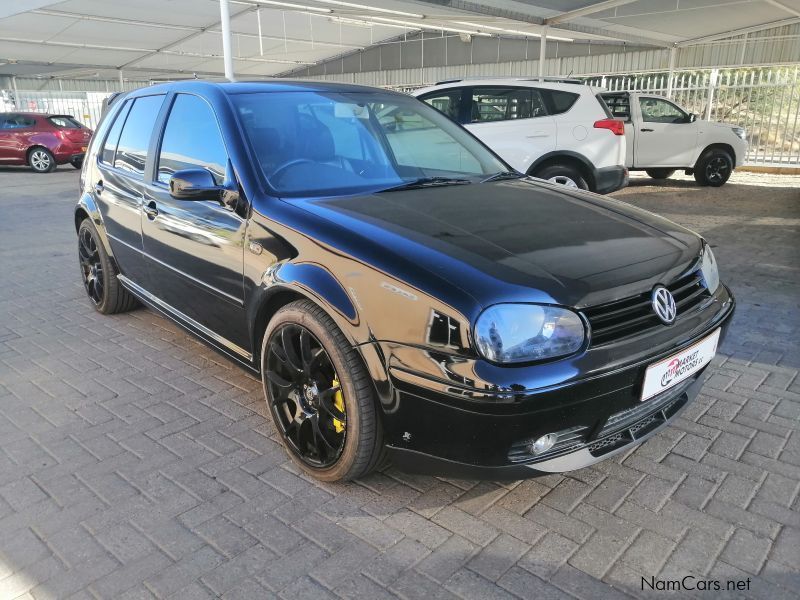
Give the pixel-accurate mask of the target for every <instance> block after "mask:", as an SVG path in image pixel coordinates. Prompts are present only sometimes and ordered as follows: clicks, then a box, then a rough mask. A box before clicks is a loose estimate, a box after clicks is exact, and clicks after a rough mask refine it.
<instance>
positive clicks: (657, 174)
mask: <svg viewBox="0 0 800 600" xmlns="http://www.w3.org/2000/svg"><path fill="white" fill-rule="evenodd" d="M645 173H647V174H648V175H649V176H650V177H651V178H652V179H669V178H670V177H672V175H673V174H674V173H675V169H647V170H646V171H645Z"/></svg>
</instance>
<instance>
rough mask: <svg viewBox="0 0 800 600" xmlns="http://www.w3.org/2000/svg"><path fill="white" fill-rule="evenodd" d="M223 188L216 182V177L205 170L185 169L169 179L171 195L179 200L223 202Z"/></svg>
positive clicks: (176, 172)
mask: <svg viewBox="0 0 800 600" xmlns="http://www.w3.org/2000/svg"><path fill="white" fill-rule="evenodd" d="M223 191H224V190H223V188H222V187H221V186H218V185H217V183H216V182H215V181H214V176H213V175H211V173H209V172H208V171H206V170H205V169H183V170H182V171H175V173H173V174H172V176H171V177H170V178H169V193H170V196H172V197H173V198H177V199H178V200H216V201H217V202H219V201H221V199H222V193H223Z"/></svg>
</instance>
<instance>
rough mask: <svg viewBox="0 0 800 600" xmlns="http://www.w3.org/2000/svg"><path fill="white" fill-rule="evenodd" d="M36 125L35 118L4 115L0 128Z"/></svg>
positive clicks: (20, 127)
mask: <svg viewBox="0 0 800 600" xmlns="http://www.w3.org/2000/svg"><path fill="white" fill-rule="evenodd" d="M34 125H36V120H35V119H33V118H32V117H26V116H24V115H6V116H5V117H4V118H3V124H2V127H0V129H24V128H27V127H33V126H34Z"/></svg>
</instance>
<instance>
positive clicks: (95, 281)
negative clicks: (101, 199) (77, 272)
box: [78, 227, 105, 306]
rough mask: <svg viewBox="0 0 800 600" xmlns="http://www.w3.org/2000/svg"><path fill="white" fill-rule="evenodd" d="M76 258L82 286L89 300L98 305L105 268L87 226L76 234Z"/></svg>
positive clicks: (100, 299)
mask: <svg viewBox="0 0 800 600" xmlns="http://www.w3.org/2000/svg"><path fill="white" fill-rule="evenodd" d="M78 260H80V263H81V274H82V275H83V287H84V288H86V293H87V294H88V296H89V298H90V299H91V301H92V302H93V303H94V304H95V306H98V305H100V304H101V303H102V302H103V292H104V291H105V270H104V269H103V261H102V259H101V258H100V250H99V248H98V246H97V242H96V241H95V239H94V236H93V235H92V232H91V230H90V229H89V228H88V227H87V228H82V229H81V231H80V233H79V236H78Z"/></svg>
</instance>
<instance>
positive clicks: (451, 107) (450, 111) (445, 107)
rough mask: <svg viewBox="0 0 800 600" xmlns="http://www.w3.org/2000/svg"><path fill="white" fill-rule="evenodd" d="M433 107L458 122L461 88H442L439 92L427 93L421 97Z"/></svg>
mask: <svg viewBox="0 0 800 600" xmlns="http://www.w3.org/2000/svg"><path fill="white" fill-rule="evenodd" d="M422 100H423V102H427V103H428V104H430V105H431V106H432V107H433V108H435V109H436V110H438V111H439V112H440V113H443V114H444V115H445V116H447V117H450V118H451V119H452V120H453V121H456V122H458V121H459V117H460V114H459V113H460V112H461V90H460V89H454V90H443V91H441V92H439V93H434V94H428V95H427V96H424V97H423V98H422Z"/></svg>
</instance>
